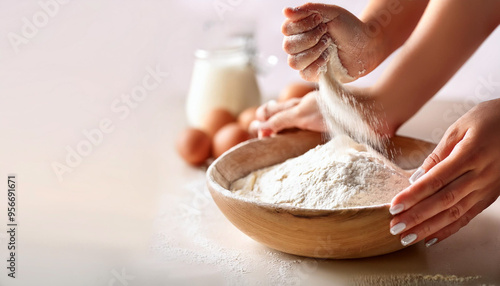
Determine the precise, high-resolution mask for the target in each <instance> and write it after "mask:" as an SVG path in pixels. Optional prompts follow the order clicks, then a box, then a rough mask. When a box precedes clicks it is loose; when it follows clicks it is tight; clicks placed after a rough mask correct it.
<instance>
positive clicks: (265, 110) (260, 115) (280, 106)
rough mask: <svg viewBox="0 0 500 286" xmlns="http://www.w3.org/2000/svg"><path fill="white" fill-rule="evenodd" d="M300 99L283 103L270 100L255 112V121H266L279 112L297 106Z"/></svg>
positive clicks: (292, 99)
mask: <svg viewBox="0 0 500 286" xmlns="http://www.w3.org/2000/svg"><path fill="white" fill-rule="evenodd" d="M299 102H300V98H291V99H289V100H287V101H284V102H276V101H275V100H270V101H269V102H267V103H265V104H263V105H261V106H259V108H257V111H256V112H255V119H257V120H258V121H266V120H268V119H269V118H270V117H271V116H273V115H274V114H276V113H278V112H281V111H283V110H285V109H289V108H292V107H294V106H295V105H297V104H299Z"/></svg>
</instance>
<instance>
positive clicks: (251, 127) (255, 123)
mask: <svg viewBox="0 0 500 286" xmlns="http://www.w3.org/2000/svg"><path fill="white" fill-rule="evenodd" d="M259 126H260V121H259V120H254V121H252V122H250V125H249V126H248V130H255V131H257V130H259Z"/></svg>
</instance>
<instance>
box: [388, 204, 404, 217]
mask: <svg viewBox="0 0 500 286" xmlns="http://www.w3.org/2000/svg"><path fill="white" fill-rule="evenodd" d="M404 209H405V206H404V205H403V204H397V205H395V206H392V207H391V208H390V209H389V212H390V213H391V215H396V214H398V213H400V212H402V211H404Z"/></svg>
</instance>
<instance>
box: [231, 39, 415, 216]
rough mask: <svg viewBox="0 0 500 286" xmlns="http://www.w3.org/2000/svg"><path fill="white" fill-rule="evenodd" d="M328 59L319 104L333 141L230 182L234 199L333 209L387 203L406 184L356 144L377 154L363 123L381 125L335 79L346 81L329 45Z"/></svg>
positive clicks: (379, 142) (378, 143)
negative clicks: (241, 197)
mask: <svg viewBox="0 0 500 286" xmlns="http://www.w3.org/2000/svg"><path fill="white" fill-rule="evenodd" d="M330 55H331V56H330V60H329V63H328V64H327V65H326V71H323V72H322V74H321V75H320V80H319V86H320V90H319V94H320V98H319V99H318V100H319V103H320V109H321V112H322V114H323V118H324V120H325V123H326V126H327V127H328V131H329V134H330V136H331V137H332V138H333V139H332V140H330V142H328V143H326V144H324V145H322V146H317V147H316V148H314V149H312V150H310V151H308V152H307V153H305V154H304V155H302V156H299V157H296V158H292V159H289V160H287V161H285V162H284V163H281V164H278V165H274V166H271V167H268V168H264V169H261V170H257V171H254V172H252V173H250V174H249V175H247V176H246V177H244V178H241V179H239V180H237V181H235V182H234V183H233V184H232V185H231V187H230V189H231V191H233V192H234V193H235V194H237V195H240V196H243V197H246V198H249V199H254V200H257V201H262V202H267V203H274V204H287V205H291V206H296V207H302V208H310V209H335V208H348V207H357V206H370V205H378V204H385V203H389V202H390V201H391V199H392V197H394V196H395V195H396V194H397V193H399V192H400V191H401V190H403V189H404V188H406V187H407V186H409V185H410V183H409V180H408V174H406V173H405V172H404V171H403V170H402V169H400V168H399V167H397V166H396V165H394V164H393V163H391V162H390V161H389V160H387V159H386V158H385V157H384V156H382V155H381V154H380V153H378V152H377V151H375V150H374V149H372V148H371V147H369V146H368V145H365V144H359V143H356V141H358V142H362V143H367V144H369V145H370V146H373V147H374V148H376V149H377V150H379V151H382V150H383V149H384V148H383V147H384V144H385V141H384V140H385V138H382V137H381V136H379V135H378V134H376V133H375V132H374V131H373V129H372V127H371V126H370V124H368V122H367V121H366V120H370V121H371V122H372V124H375V126H377V124H380V123H379V122H378V121H377V118H375V117H374V116H372V114H371V109H370V107H369V106H364V105H362V104H360V103H359V102H358V101H357V100H356V98H355V97H354V96H353V95H351V94H349V93H348V92H347V91H346V90H345V89H344V88H343V86H342V85H341V84H340V83H339V82H338V81H337V80H336V78H337V79H342V78H344V79H345V78H348V76H349V75H348V73H347V70H346V69H345V68H344V67H343V66H342V64H341V62H340V59H339V57H338V54H337V46H335V45H333V46H332V49H331V50H330ZM344 134H347V135H348V136H346V135H344ZM349 136H350V137H352V138H354V139H355V140H356V141H354V140H353V139H351V138H350V137H349Z"/></svg>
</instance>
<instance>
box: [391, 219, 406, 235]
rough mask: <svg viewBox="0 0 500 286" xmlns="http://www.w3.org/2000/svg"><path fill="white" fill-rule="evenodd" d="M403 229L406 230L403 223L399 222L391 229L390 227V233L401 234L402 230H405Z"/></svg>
mask: <svg viewBox="0 0 500 286" xmlns="http://www.w3.org/2000/svg"><path fill="white" fill-rule="evenodd" d="M405 228H406V224H405V223H404V222H400V223H398V224H396V225H394V226H393V227H391V230H390V232H391V234H392V235H396V234H398V233H401V232H402V231H403V230H405Z"/></svg>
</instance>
